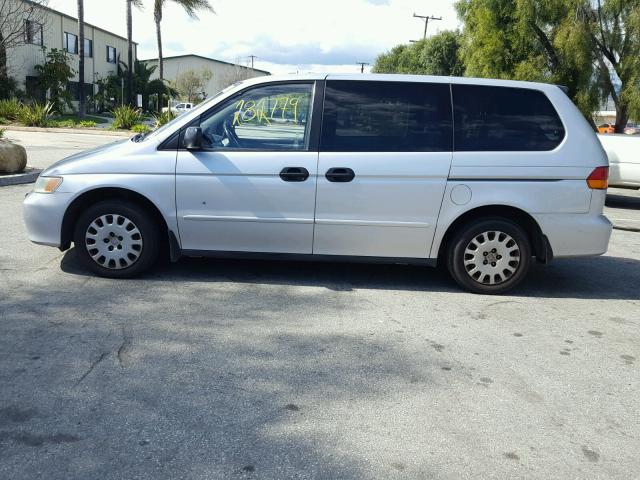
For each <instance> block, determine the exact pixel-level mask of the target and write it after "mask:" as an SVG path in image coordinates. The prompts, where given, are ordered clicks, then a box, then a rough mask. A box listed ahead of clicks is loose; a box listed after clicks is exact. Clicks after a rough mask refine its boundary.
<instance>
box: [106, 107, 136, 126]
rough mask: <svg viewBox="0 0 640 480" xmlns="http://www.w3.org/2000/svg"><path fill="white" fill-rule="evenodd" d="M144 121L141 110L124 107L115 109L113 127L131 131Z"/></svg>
mask: <svg viewBox="0 0 640 480" xmlns="http://www.w3.org/2000/svg"><path fill="white" fill-rule="evenodd" d="M142 120H143V116H142V111H141V110H140V109H138V108H133V107H130V106H129V105H123V106H121V107H117V108H114V109H113V125H112V126H111V127H112V128H122V129H124V130H129V129H131V128H132V127H133V126H134V125H137V124H139V123H140V122H142Z"/></svg>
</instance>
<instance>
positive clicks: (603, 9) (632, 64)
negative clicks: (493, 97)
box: [456, 0, 640, 132]
mask: <svg viewBox="0 0 640 480" xmlns="http://www.w3.org/2000/svg"><path fill="white" fill-rule="evenodd" d="M456 6H457V9H458V13H459V15H460V18H461V19H462V20H463V21H464V30H463V48H462V52H463V58H464V60H465V65H466V73H467V74H469V75H473V76H480V77H497V78H511V79H516V80H533V81H543V82H551V83H558V84H562V85H566V86H567V87H568V89H569V96H570V97H571V98H572V100H573V101H574V102H575V103H576V104H577V105H578V107H580V109H581V110H582V112H583V113H584V115H585V117H586V118H587V119H589V120H590V121H592V114H593V112H594V111H595V110H596V109H597V108H598V106H599V105H600V104H601V103H602V101H603V100H604V99H605V98H607V97H609V96H610V97H611V98H612V99H613V101H614V103H615V104H616V112H617V117H616V131H617V132H622V131H623V129H624V127H625V125H626V123H627V120H628V118H629V114H630V113H631V112H633V111H634V109H637V108H638V103H639V102H640V59H639V58H638V55H637V52H638V50H639V49H640V0H545V1H540V0H515V2H514V0H460V1H459V2H458V3H457V5H456Z"/></svg>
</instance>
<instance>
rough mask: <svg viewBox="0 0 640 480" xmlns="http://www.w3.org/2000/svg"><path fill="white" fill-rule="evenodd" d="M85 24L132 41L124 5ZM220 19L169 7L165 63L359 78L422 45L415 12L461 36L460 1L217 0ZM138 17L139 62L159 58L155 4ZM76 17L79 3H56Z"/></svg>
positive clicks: (102, 2)
mask: <svg viewBox="0 0 640 480" xmlns="http://www.w3.org/2000/svg"><path fill="white" fill-rule="evenodd" d="M84 3H85V20H86V21H87V22H89V23H92V24H94V25H97V26H99V27H102V28H105V29H107V30H110V31H113V32H115V33H118V34H120V35H123V36H124V35H125V33H126V26H125V0H108V1H106V0H84ZM211 4H212V6H213V7H214V9H215V10H216V13H215V14H212V13H203V14H201V15H200V20H199V21H194V20H191V19H189V17H188V16H187V15H186V14H185V13H184V12H183V11H182V10H181V9H180V8H179V7H176V6H174V5H172V4H171V2H169V3H168V7H167V8H166V9H165V13H164V19H163V22H162V31H163V47H164V54H165V55H178V54H185V53H196V54H200V55H205V56H210V57H214V58H218V59H221V60H226V61H231V62H237V63H242V64H247V62H248V56H249V55H257V57H258V58H257V59H256V63H255V66H256V68H262V69H265V70H269V71H271V72H273V73H292V72H311V71H313V72H356V71H359V66H357V65H356V64H355V63H356V62H369V63H373V62H374V60H375V57H376V55H377V54H379V53H381V52H383V51H386V50H389V49H390V48H391V47H393V46H394V45H397V44H398V43H406V42H408V41H409V40H412V39H419V38H421V37H422V30H423V27H424V24H423V23H422V21H421V20H419V19H416V18H413V17H412V14H413V12H416V13H418V14H424V15H434V16H442V17H443V20H442V21H434V22H431V23H430V24H429V34H433V33H437V32H438V31H440V30H443V29H451V28H456V27H457V26H458V25H459V22H458V20H457V18H456V15H455V10H454V8H453V0H441V1H432V0H427V1H425V0H269V1H267V0H211ZM144 5H145V6H144V9H143V10H142V11H140V10H136V11H135V12H134V40H135V41H137V42H138V43H139V44H140V47H139V57H140V58H151V57H156V56H157V48H156V43H155V27H154V23H153V2H152V1H151V0H144ZM49 6H51V7H52V8H55V9H57V10H61V11H63V12H65V13H68V14H70V15H74V16H75V15H76V8H77V2H76V0H49Z"/></svg>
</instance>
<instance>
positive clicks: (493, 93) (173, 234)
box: [24, 75, 611, 293]
mask: <svg viewBox="0 0 640 480" xmlns="http://www.w3.org/2000/svg"><path fill="white" fill-rule="evenodd" d="M607 178H608V163H607V157H606V155H605V152H604V150H603V149H602V146H601V145H600V143H599V142H598V139H597V137H596V135H594V134H593V131H592V130H591V127H590V126H589V124H588V123H587V121H586V120H585V119H584V117H583V116H582V114H581V113H580V111H579V110H578V109H577V108H576V107H575V106H574V104H573V103H572V102H571V100H570V99H569V98H568V97H567V96H566V94H565V93H564V92H563V91H562V90H561V89H560V88H559V87H557V86H554V85H547V84H541V83H527V82H513V81H503V80H479V79H471V78H450V77H429V76H409V75H358V76H349V75H328V76H324V75H323V76H319V75H318V76H313V75H309V76H298V75H295V76H283V77H260V78H255V79H250V80H246V81H244V82H242V83H241V84H239V85H236V86H234V87H232V88H231V89H229V90H228V91H226V92H223V93H222V94H221V95H219V96H217V97H215V98H214V99H211V100H210V101H207V102H204V103H203V104H201V105H198V106H197V107H195V108H193V109H192V110H191V111H190V112H188V113H186V114H184V115H183V116H181V117H178V118H176V119H175V120H173V121H172V122H170V123H168V124H166V125H165V126H163V127H161V128H160V129H158V130H156V131H155V132H153V133H150V134H147V135H138V136H136V137H134V138H133V139H132V140H125V141H121V142H119V143H115V144H112V145H109V146H105V147H101V148H99V149H96V150H93V151H88V152H85V153H82V154H78V155H74V156H72V157H70V158H68V159H66V160H62V161H60V162H58V163H56V164H54V165H53V166H51V167H49V168H47V169H46V170H45V171H44V172H43V173H42V174H41V176H40V178H39V179H38V181H37V182H36V185H35V188H34V191H33V193H31V194H29V195H28V196H27V198H26V199H25V202H24V203H25V204H24V215H25V221H26V224H27V229H28V232H29V238H30V239H31V240H32V241H33V242H35V243H40V244H44V245H51V246H54V247H58V248H60V249H62V250H65V249H68V248H69V247H70V245H71V243H73V244H75V249H76V250H77V258H78V259H79V261H80V262H81V263H82V264H84V265H85V266H86V267H87V268H88V269H90V270H92V271H93V272H95V273H96V274H98V275H103V276H107V277H115V278H120V277H132V276H135V275H139V274H141V273H142V272H144V271H145V270H147V269H149V268H150V267H151V266H152V265H153V264H154V263H155V262H156V260H157V258H158V256H159V255H161V254H164V252H162V245H163V243H167V244H168V248H167V250H168V254H169V255H170V258H171V259H172V260H176V259H178V258H179V257H180V256H181V255H186V256H225V257H229V256H234V257H235V256H246V257H250V258H257V257H268V258H288V259H291V258H297V259H305V260H332V261H336V260H346V261H368V262H380V261H382V262H391V263H396V262H400V263H411V264H420V265H431V266H433V265H436V264H438V263H443V264H444V265H446V267H447V268H448V270H449V272H450V273H451V275H452V276H453V278H454V279H455V280H456V281H457V282H458V284H460V285H461V286H462V287H463V288H466V289H468V290H470V291H472V292H479V293H501V292H505V291H507V290H508V289H510V288H512V287H514V286H516V285H517V284H518V283H520V281H522V279H523V278H524V277H525V275H526V274H527V271H528V270H529V267H530V265H531V263H532V261H533V259H534V258H535V259H537V260H538V261H539V262H542V263H548V262H550V261H551V260H552V259H553V258H554V257H555V258H558V257H576V256H583V255H600V254H602V253H604V252H605V251H606V250H607V245H608V242H609V236H610V234H611V223H610V222H609V221H608V220H607V219H606V218H605V217H604V216H603V214H602V211H603V205H604V201H605V194H606V188H607ZM163 240H166V242H163Z"/></svg>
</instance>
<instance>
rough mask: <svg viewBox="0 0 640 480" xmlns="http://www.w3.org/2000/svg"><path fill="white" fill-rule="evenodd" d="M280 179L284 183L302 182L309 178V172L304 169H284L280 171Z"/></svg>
mask: <svg viewBox="0 0 640 480" xmlns="http://www.w3.org/2000/svg"><path fill="white" fill-rule="evenodd" d="M280 178H281V179H282V180H284V181H285V182H304V181H305V180H306V179H307V178H309V170H307V169H306V168H304V167H284V168H283V169H282V170H281V171H280Z"/></svg>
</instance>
